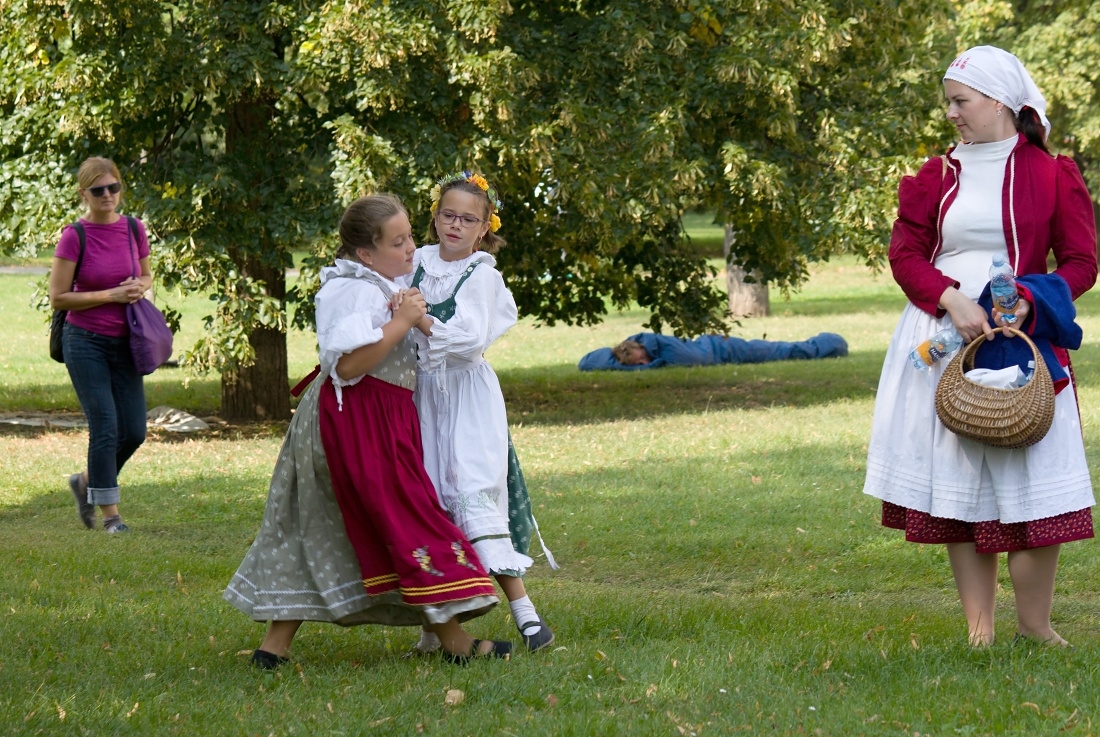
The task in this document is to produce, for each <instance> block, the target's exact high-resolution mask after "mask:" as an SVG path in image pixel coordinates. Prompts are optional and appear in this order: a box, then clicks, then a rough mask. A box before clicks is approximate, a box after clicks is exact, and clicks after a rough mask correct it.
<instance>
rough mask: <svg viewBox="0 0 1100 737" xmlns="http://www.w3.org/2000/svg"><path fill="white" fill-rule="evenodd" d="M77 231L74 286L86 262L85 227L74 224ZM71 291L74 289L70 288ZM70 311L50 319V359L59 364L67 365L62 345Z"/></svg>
mask: <svg viewBox="0 0 1100 737" xmlns="http://www.w3.org/2000/svg"><path fill="white" fill-rule="evenodd" d="M70 227H71V228H72V229H73V230H75V231H76V237H77V239H78V240H79V241H80V255H78V256H77V257H76V268H75V269H73V284H75V283H76V275H77V272H79V271H80V262H81V261H83V260H84V226H83V225H81V224H80V223H73V224H72V225H71V226H70ZM69 289H72V287H71V286H70V287H69ZM68 314H69V311H68V310H54V311H53V317H52V318H50V358H52V359H53V360H55V361H57V362H58V363H65V348H64V347H63V346H62V344H61V331H62V329H63V328H64V327H65V318H66V317H67V316H68Z"/></svg>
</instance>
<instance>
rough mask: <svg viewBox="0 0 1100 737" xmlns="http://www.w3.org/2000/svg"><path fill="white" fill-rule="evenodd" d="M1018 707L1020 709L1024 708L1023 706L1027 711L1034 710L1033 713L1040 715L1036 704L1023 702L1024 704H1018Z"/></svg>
mask: <svg viewBox="0 0 1100 737" xmlns="http://www.w3.org/2000/svg"><path fill="white" fill-rule="evenodd" d="M1020 706H1021V707H1025V706H1026V707H1027V708H1028V709H1034V710H1035V713H1036V714H1039V713H1041V712H1040V711H1039V705H1038V704H1033V703H1031V702H1030V701H1025V702H1024V703H1022V704H1020Z"/></svg>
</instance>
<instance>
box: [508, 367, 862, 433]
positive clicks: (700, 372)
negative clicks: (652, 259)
mask: <svg viewBox="0 0 1100 737" xmlns="http://www.w3.org/2000/svg"><path fill="white" fill-rule="evenodd" d="M882 359H883V353H882V352H879V351H864V352H856V353H852V354H850V355H849V356H847V357H846V358H839V359H824V360H818V361H780V362H775V363H766V364H738V365H724V366H697V367H691V368H680V367H676V368H662V369H659V370H656V369H655V370H651V371H629V372H628V371H596V372H591V373H587V372H586V373H582V372H580V371H578V370H577V369H576V367H574V366H556V367H549V368H547V367H539V368H532V369H511V370H505V371H501V372H500V380H501V387H502V389H503V391H504V398H505V401H506V402H507V404H508V418H509V421H510V422H511V423H513V424H518V423H524V424H529V425H530V424H535V425H540V424H547V425H549V424H587V423H597V422H608V421H615V420H632V419H637V418H640V417H655V416H662V415H676V414H684V413H695V412H716V411H720V410H730V409H746V410H753V409H765V408H768V407H774V406H783V407H805V406H812V405H820V404H828V403H830V402H836V401H841V400H847V399H866V398H868V397H871V396H873V395H874V391H875V387H876V386H877V385H878V378H879V373H880V372H881V370H882Z"/></svg>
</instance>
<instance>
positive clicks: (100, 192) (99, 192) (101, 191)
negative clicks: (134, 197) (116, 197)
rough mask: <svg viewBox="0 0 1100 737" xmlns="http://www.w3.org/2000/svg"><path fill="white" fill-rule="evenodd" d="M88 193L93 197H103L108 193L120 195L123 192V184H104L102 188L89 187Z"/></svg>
mask: <svg viewBox="0 0 1100 737" xmlns="http://www.w3.org/2000/svg"><path fill="white" fill-rule="evenodd" d="M88 191H89V192H91V193H92V197H103V196H104V195H106V194H107V193H108V192H110V193H111V194H118V193H119V192H121V191H122V182H111V183H110V184H104V185H103V186H102V187H88Z"/></svg>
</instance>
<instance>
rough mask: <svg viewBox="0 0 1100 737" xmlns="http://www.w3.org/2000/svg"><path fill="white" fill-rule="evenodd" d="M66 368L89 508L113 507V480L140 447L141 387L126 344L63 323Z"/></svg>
mask: <svg viewBox="0 0 1100 737" xmlns="http://www.w3.org/2000/svg"><path fill="white" fill-rule="evenodd" d="M61 341H62V345H63V346H64V348H65V368H67V369H68V370H69V378H70V379H71V380H72V382H73V389H75V390H76V396H77V399H79V400H80V406H81V407H82V408H83V409H84V417H85V418H87V420H88V503H90V504H98V505H101V506H102V505H107V504H118V501H119V488H118V474H119V471H121V470H122V466H123V465H125V463H126V461H128V460H129V459H130V456H132V455H133V454H134V451H136V450H137V449H138V448H140V447H141V444H142V443H143V442H145V386H144V384H143V383H142V377H141V374H139V373H138V372H137V370H136V369H135V368H134V359H133V358H132V357H131V356H130V338H129V336H127V337H124V338H112V337H110V336H107V335H99V334H98V333H92V332H89V331H87V330H84V329H83V328H78V327H77V326H75V325H71V324H69V323H65V328H64V330H63V331H62V333H61Z"/></svg>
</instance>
